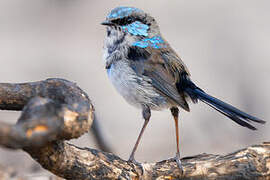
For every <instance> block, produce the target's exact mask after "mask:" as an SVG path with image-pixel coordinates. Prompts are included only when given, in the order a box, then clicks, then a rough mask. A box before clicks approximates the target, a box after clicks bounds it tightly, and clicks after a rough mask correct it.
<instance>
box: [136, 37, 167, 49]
mask: <svg viewBox="0 0 270 180" xmlns="http://www.w3.org/2000/svg"><path fill="white" fill-rule="evenodd" d="M132 46H137V47H140V48H146V47H152V48H155V49H160V48H166V47H167V46H166V45H165V42H164V40H163V39H162V38H161V37H160V36H154V37H152V38H144V39H142V40H141V41H137V42H135V43H133V44H132Z"/></svg>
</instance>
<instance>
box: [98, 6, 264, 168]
mask: <svg viewBox="0 0 270 180" xmlns="http://www.w3.org/2000/svg"><path fill="white" fill-rule="evenodd" d="M101 24H102V25H104V26H106V36H105V40H104V46H103V50H104V53H103V59H104V60H105V68H106V71H107V75H108V78H109V79H110V81H111V82H112V84H113V86H114V87H115V88H116V90H117V91H118V92H119V93H120V94H121V95H122V96H123V97H124V99H125V100H126V101H127V102H128V103H129V104H131V105H133V106H135V107H137V108H140V109H141V110H142V117H143V119H144V123H143V126H142V128H141V130H140V133H139V136H138V138H137V140H136V143H135V145H134V147H133V149H132V152H131V154H130V156H129V159H128V161H129V162H133V163H138V162H137V161H136V160H135V158H134V156H135V152H136V150H137V147H138V145H139V142H140V140H141V137H142V135H143V133H144V131H145V128H146V126H147V124H148V122H149V120H150V117H151V111H152V110H157V111H160V110H164V109H170V111H171V114H172V116H173V119H174V122H175V123H174V124H175V134H176V155H175V157H174V159H175V161H176V163H177V166H178V167H179V168H180V169H182V164H181V160H180V145H179V130H178V119H179V117H178V116H179V107H180V108H181V109H183V110H185V111H188V112H189V111H190V108H189V103H197V102H198V101H201V102H203V103H205V104H207V105H209V106H210V107H211V108H213V109H215V110H216V111H218V112H220V113H221V114H223V115H225V116H227V117H228V118H229V119H230V120H232V121H234V122H235V123H237V124H239V125H240V126H243V127H246V128H248V129H251V130H256V128H255V127H254V126H253V125H252V124H251V122H255V123H261V124H264V123H265V121H263V120H261V119H259V118H257V117H254V116H252V115H249V114H247V113H245V112H243V111H241V110H239V109H237V108H236V107H234V106H232V105H230V104H228V103H226V102H223V101H221V100H219V99H217V98H215V97H213V96H211V95H209V94H207V93H206V92H205V91H204V90H203V89H201V88H200V87H198V86H197V85H196V84H195V83H194V82H193V81H192V80H191V77H190V72H189V70H188V69H187V67H186V65H185V64H184V62H183V61H182V59H181V58H180V57H179V56H178V55H177V53H176V52H175V51H174V50H173V48H172V47H171V46H170V44H169V43H168V42H167V41H166V40H165V39H164V38H163V36H162V35H161V32H160V28H159V26H158V23H157V21H156V20H155V19H154V18H153V17H152V16H151V15H150V14H148V13H146V12H144V11H143V10H141V9H139V8H136V7H127V6H120V7H116V8H114V9H112V10H111V11H110V12H109V13H108V15H107V16H106V19H105V21H103V22H101Z"/></svg>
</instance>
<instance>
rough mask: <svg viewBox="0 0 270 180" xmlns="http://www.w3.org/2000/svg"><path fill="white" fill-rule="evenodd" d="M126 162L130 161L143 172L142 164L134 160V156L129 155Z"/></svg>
mask: <svg viewBox="0 0 270 180" xmlns="http://www.w3.org/2000/svg"><path fill="white" fill-rule="evenodd" d="M128 162H129V163H132V164H133V165H134V166H135V168H139V169H141V171H142V172H143V165H142V163H140V162H138V161H136V160H135V159H134V157H129V159H128Z"/></svg>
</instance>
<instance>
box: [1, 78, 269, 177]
mask: <svg viewBox="0 0 270 180" xmlns="http://www.w3.org/2000/svg"><path fill="white" fill-rule="evenodd" d="M0 109H3V110H22V113H21V116H20V117H19V119H18V121H17V123H16V124H15V125H11V124H7V123H3V122H0V145H1V146H3V147H6V148H10V149H23V150H24V151H25V152H27V153H29V154H30V156H32V157H33V159H34V160H36V161H37V162H39V163H40V164H41V165H42V167H43V168H45V169H47V170H49V171H51V172H52V173H54V174H55V175H57V176H59V177H62V178H65V179H76V180H80V179H145V180H148V179H270V143H268V142H265V143H262V144H259V145H254V146H250V147H248V148H245V149H241V150H238V151H236V152H233V153H231V154H228V155H212V154H200V155H196V156H192V157H185V158H182V164H183V169H184V172H183V174H182V173H181V171H180V170H179V169H178V168H177V165H176V163H175V161H174V160H173V159H169V160H164V161H161V162H156V163H143V164H141V165H139V164H132V163H129V162H127V161H125V160H123V159H121V158H119V157H118V156H116V155H114V154H112V153H107V152H103V151H100V150H96V149H91V148H80V147H76V146H74V145H72V144H69V143H67V142H65V140H69V139H72V138H77V137H79V136H81V135H82V134H84V133H85V132H87V131H88V129H89V128H90V126H91V124H92V121H93V117H94V108H93V106H92V104H91V101H90V100H89V98H88V96H87V94H86V93H85V92H83V91H82V90H81V89H80V88H79V87H78V86H76V84H74V83H72V82H69V81H66V80H63V79H47V80H45V81H39V82H31V83H23V84H8V83H2V84H0ZM14 172H15V171H13V170H11V169H9V168H6V169H4V170H3V167H2V166H0V179H9V178H13V179H16V178H15V175H16V173H14ZM21 179H23V178H21Z"/></svg>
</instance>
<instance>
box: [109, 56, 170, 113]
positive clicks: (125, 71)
mask: <svg viewBox="0 0 270 180" xmlns="http://www.w3.org/2000/svg"><path fill="white" fill-rule="evenodd" d="M107 74H108V77H109V79H110V80H111V82H112V84H113V85H114V87H115V88H116V90H117V91H118V92H119V93H120V94H121V95H122V96H123V97H124V98H125V100H126V101H127V102H128V103H130V104H132V105H134V106H136V107H138V108H141V107H142V105H147V106H149V107H150V108H151V109H152V110H162V109H165V108H169V107H171V106H172V105H171V103H170V102H169V100H168V98H167V97H165V96H163V95H162V94H160V93H159V92H158V91H157V90H155V88H154V87H153V86H152V85H151V81H150V79H147V77H143V76H138V75H137V74H136V72H134V70H133V69H132V68H131V67H130V66H129V65H128V64H127V63H125V62H122V61H117V62H114V63H113V64H112V65H111V67H110V68H109V69H107Z"/></svg>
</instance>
